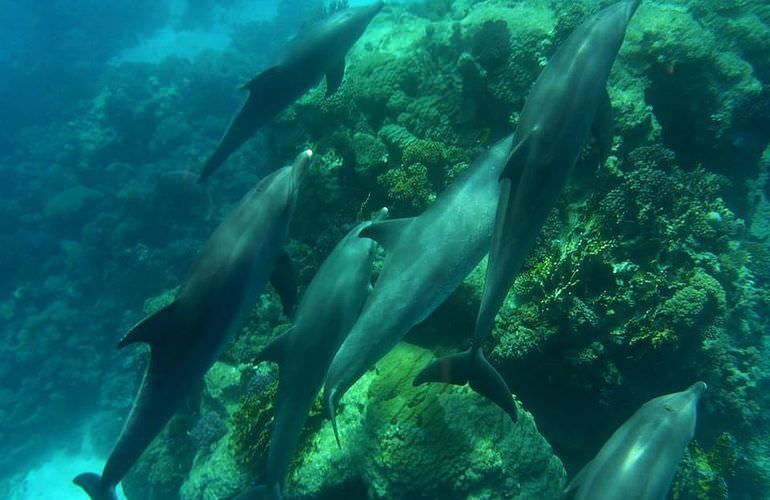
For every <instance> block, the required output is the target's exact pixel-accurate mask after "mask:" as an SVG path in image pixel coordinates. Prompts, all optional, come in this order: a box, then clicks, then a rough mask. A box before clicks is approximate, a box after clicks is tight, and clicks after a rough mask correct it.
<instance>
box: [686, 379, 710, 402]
mask: <svg viewBox="0 0 770 500" xmlns="http://www.w3.org/2000/svg"><path fill="white" fill-rule="evenodd" d="M706 389H708V385H706V382H701V381H698V382H695V383H694V384H693V385H691V386H690V388H689V389H687V390H688V391H689V392H692V393H693V394H695V397H697V398H700V397H701V396H702V395H703V393H704V392H706Z"/></svg>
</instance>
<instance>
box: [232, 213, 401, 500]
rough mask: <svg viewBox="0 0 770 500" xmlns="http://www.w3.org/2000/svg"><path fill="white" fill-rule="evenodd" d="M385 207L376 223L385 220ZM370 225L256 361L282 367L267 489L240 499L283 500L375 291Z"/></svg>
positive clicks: (351, 239) (341, 251)
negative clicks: (301, 443) (328, 385)
mask: <svg viewBox="0 0 770 500" xmlns="http://www.w3.org/2000/svg"><path fill="white" fill-rule="evenodd" d="M386 215H387V209H384V208H383V209H382V210H380V212H379V213H378V214H377V216H376V217H375V220H379V219H382V218H384V217H385V216H386ZM371 224H372V222H371V221H367V222H362V223H361V224H359V225H357V226H356V227H354V228H353V229H352V230H351V231H350V232H349V233H348V234H347V235H346V236H345V237H344V238H343V239H342V240H341V241H340V242H339V243H338V244H337V246H336V247H335V248H334V250H333V251H332V253H331V254H329V256H328V257H327V258H326V260H325V261H324V263H323V264H322V265H321V268H320V269H319V270H318V272H317V273H316V275H315V277H314V278H313V281H311V282H310V285H308V287H307V290H306V291H305V294H304V296H303V297H302V301H301V302H300V304H299V307H298V309H297V315H296V320H295V321H294V325H293V326H292V327H291V328H290V329H289V330H288V331H287V332H286V333H284V334H283V335H281V336H280V337H278V338H277V339H275V340H274V341H273V342H272V343H270V344H269V345H268V346H267V347H266V348H265V349H264V350H263V351H262V352H261V353H260V354H259V355H258V356H257V358H256V360H255V361H256V362H257V363H259V362H261V361H274V362H276V363H278V365H279V367H280V372H279V377H278V396H277V398H276V402H275V416H274V419H273V422H274V426H273V433H272V436H271V437H270V448H269V450H268V452H267V465H266V468H265V474H264V476H263V479H264V483H265V486H260V487H257V488H253V489H252V490H249V491H247V492H244V493H242V494H241V495H239V496H238V497H237V498H238V499H239V500H245V499H248V498H281V490H282V488H283V483H284V481H285V479H286V474H287V473H288V469H289V463H290V462H291V457H292V454H293V452H294V448H295V447H296V446H297V440H298V439H299V435H300V433H301V432H302V427H303V426H304V425H305V421H306V420H307V415H308V413H309V412H310V408H311V407H312V405H313V401H314V400H315V397H316V396H317V395H318V391H319V390H320V389H321V385H323V380H324V377H325V376H326V370H327V369H328V368H329V363H331V360H332V357H333V356H334V353H336V352H337V349H338V348H339V346H340V344H341V343H342V341H343V340H344V339H345V336H346V335H347V334H348V332H349V331H350V328H351V327H352V326H353V324H354V323H355V321H356V318H358V315H359V313H360V312H361V308H362V307H363V305H364V301H365V300H366V297H367V296H368V295H369V290H370V289H371V276H372V264H373V261H374V255H375V250H376V244H375V243H374V241H373V240H371V239H368V238H360V237H359V234H360V233H361V231H362V230H363V229H365V228H366V227H368V226H369V225H371Z"/></svg>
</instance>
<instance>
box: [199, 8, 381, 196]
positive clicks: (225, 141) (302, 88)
mask: <svg viewBox="0 0 770 500" xmlns="http://www.w3.org/2000/svg"><path fill="white" fill-rule="evenodd" d="M383 6H384V3H383V2H382V1H377V2H376V3H374V4H372V5H368V6H362V7H354V8H348V9H344V10H341V11H338V12H335V13H334V14H331V15H329V16H328V17H326V18H325V19H323V20H321V21H319V22H317V23H316V24H313V25H311V26H310V27H309V28H307V29H305V30H303V31H301V32H300V33H298V34H297V36H295V37H294V38H293V39H291V40H290V41H289V42H287V43H286V45H285V46H284V47H283V48H282V49H281V50H279V51H278V53H277V55H276V57H275V58H274V59H273V61H272V63H271V64H269V65H268V68H267V69H265V70H264V71H263V72H261V73H260V74H258V75H257V76H255V77H254V78H252V79H251V81H249V82H248V83H246V84H245V85H243V87H242V88H243V89H244V90H248V91H249V95H248V97H247V98H246V101H245V102H244V103H243V106H242V107H241V109H240V111H238V113H237V114H236V115H235V118H233V120H232V121H231V122H230V125H229V126H228V128H227V130H226V131H225V135H224V136H223V137H222V139H221V140H220V141H219V144H218V145H217V148H216V149H215V150H214V153H213V154H212V155H211V156H210V157H209V158H208V160H206V163H205V164H204V166H203V171H202V172H201V174H200V177H199V178H198V181H199V182H205V181H206V179H208V177H209V176H210V175H211V174H212V173H214V170H216V169H217V168H219V166H220V165H221V164H222V163H223V162H224V161H225V160H226V159H227V158H228V157H229V156H230V155H231V154H232V153H234V152H235V151H236V150H237V149H238V148H239V147H241V144H243V143H244V142H246V140H247V139H249V138H250V137H251V136H252V135H254V133H255V132H256V131H257V130H259V129H260V128H261V127H262V126H263V125H265V124H266V123H267V122H269V121H270V120H271V119H273V118H274V117H275V116H276V115H278V114H279V113H280V112H281V111H283V110H284V109H286V108H287V107H288V106H289V105H290V104H292V103H293V102H294V101H296V100H297V99H299V98H300V97H301V96H302V94H304V93H305V92H307V91H308V90H310V89H311V88H312V87H314V86H315V85H316V84H317V83H318V82H319V81H320V80H321V78H323V76H324V75H326V95H327V96H329V95H331V94H333V93H334V92H335V91H336V90H337V89H338V88H339V86H340V83H342V77H343V74H344V73H345V55H346V54H347V53H348V50H350V48H351V47H352V46H353V45H354V44H355V43H356V41H357V40H358V39H359V38H360V37H361V35H362V34H363V33H364V30H365V29H366V27H367V26H368V25H369V22H370V21H371V20H372V18H374V16H375V15H377V13H378V12H379V11H380V10H381V9H382V7H383Z"/></svg>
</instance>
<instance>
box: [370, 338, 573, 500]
mask: <svg viewBox="0 0 770 500" xmlns="http://www.w3.org/2000/svg"><path fill="white" fill-rule="evenodd" d="M432 360H433V355H432V354H431V353H430V352H429V351H426V350H424V349H422V348H419V347H415V346H412V345H410V344H405V343H401V344H399V345H398V346H397V347H396V348H395V349H393V351H392V352H391V353H390V354H389V355H388V356H387V357H386V358H384V359H383V360H382V361H381V362H380V363H378V365H377V371H378V372H379V375H378V376H377V377H375V378H374V379H373V380H372V382H371V384H370V385H369V388H368V391H367V392H368V403H367V406H366V410H365V413H364V420H363V429H364V432H365V433H366V435H367V440H366V442H365V443H364V446H363V449H364V454H363V456H362V457H361V459H362V460H363V466H362V473H363V475H364V477H366V482H367V484H368V485H369V487H370V492H371V493H372V496H373V497H374V498H469V497H471V498H519V499H529V498H542V499H547V498H557V497H558V495H559V493H560V488H561V486H563V484H564V481H565V478H566V476H565V472H564V469H563V466H562V465H561V462H560V461H559V459H558V458H556V456H555V455H553V452H552V451H551V449H550V446H549V445H548V443H547V442H546V441H545V440H544V439H543V437H542V436H541V435H540V434H539V433H538V431H537V428H536V426H535V422H534V419H533V418H532V415H530V414H529V413H527V412H526V411H525V410H523V409H522V408H519V410H518V411H519V421H518V422H517V423H516V424H511V422H510V419H509V418H507V416H506V415H504V414H503V413H502V412H501V411H500V409H499V408H497V407H496V406H494V405H493V404H491V403H488V402H486V401H485V400H484V399H483V398H482V397H481V396H479V395H477V394H475V393H474V392H473V391H471V390H470V389H469V388H467V387H450V388H442V387H436V386H421V387H418V388H414V387H412V380H413V379H414V377H415V376H416V375H417V373H419V372H420V370H421V369H422V368H423V367H424V366H425V365H427V364H428V363H429V362H430V361H432Z"/></svg>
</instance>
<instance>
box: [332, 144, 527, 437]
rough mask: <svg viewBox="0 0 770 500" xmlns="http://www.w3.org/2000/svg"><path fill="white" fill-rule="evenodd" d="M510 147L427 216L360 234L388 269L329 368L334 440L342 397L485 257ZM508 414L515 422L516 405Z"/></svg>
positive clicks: (482, 160)
mask: <svg viewBox="0 0 770 500" xmlns="http://www.w3.org/2000/svg"><path fill="white" fill-rule="evenodd" d="M512 145H513V142H512V136H508V137H506V138H505V139H503V140H501V141H500V142H498V143H497V144H495V145H493V146H492V147H491V148H490V149H489V150H488V151H487V152H485V153H484V154H483V155H482V156H481V157H479V158H478V159H477V160H476V161H475V162H474V164H473V165H472V166H471V167H470V168H469V169H468V171H466V172H465V173H464V174H463V175H462V176H461V177H460V178H458V179H457V180H455V181H454V182H453V183H452V185H450V186H449V187H448V188H447V189H446V190H445V191H444V192H443V193H441V195H440V196H439V198H438V199H437V200H436V202H435V203H433V204H432V205H431V206H430V207H428V209H427V210H425V212H424V213H422V214H421V215H419V216H417V217H412V218H407V219H394V220H390V221H384V222H376V223H374V224H372V225H371V226H369V227H368V228H365V229H364V230H363V231H361V235H362V236H367V237H369V238H372V239H374V240H376V241H377V242H378V243H380V244H381V245H382V246H383V247H384V249H385V261H384V263H383V266H382V271H381V272H380V275H379V277H378V278H377V282H376V283H375V285H374V289H373V290H372V293H371V295H370V296H369V299H368V300H367V302H366V304H365V305H364V309H363V311H361V315H360V316H359V318H358V321H357V322H356V324H355V325H354V326H353V328H352V330H351V332H350V334H349V335H348V337H347V338H346V339H345V341H344V342H343V343H342V346H341V347H340V349H339V351H337V354H336V355H335V356H334V360H333V361H332V364H331V366H330V367H329V373H328V376H327V379H326V384H325V386H324V398H325V399H326V401H327V404H328V407H329V411H330V413H331V416H332V424H333V427H334V431H335V435H337V436H338V433H337V426H336V423H335V419H334V416H335V410H334V408H335V406H336V405H337V403H338V402H339V400H340V399H341V398H342V395H343V394H344V393H345V392H346V391H347V390H348V389H349V388H350V386H352V385H353V383H355V382H356V380H358V379H359V377H361V375H363V374H364V372H366V370H368V369H369V368H370V367H371V366H372V365H374V364H375V363H376V362H377V361H378V360H379V359H380V358H382V357H383V356H384V355H385V354H387V353H388V351H390V350H391V349H392V348H393V347H394V346H395V345H396V344H397V343H398V341H399V340H401V339H402V338H403V337H404V335H406V333H407V332H408V331H409V330H410V329H411V328H412V327H413V326H414V325H416V324H417V323H419V322H421V321H422V320H424V319H425V318H426V317H427V316H428V315H429V314H430V313H431V312H433V311H434V310H435V309H436V308H437V307H438V306H439V305H441V303H442V302H444V300H446V298H447V297H449V295H450V294H451V293H452V292H453V291H454V290H455V289H456V288H457V287H458V286H459V285H460V283H462V281H463V280H464V279H465V277H466V276H467V275H468V273H470V272H471V271H472V270H473V268H474V267H475V266H476V265H477V264H478V263H479V261H480V260H481V258H482V257H483V256H484V254H485V253H486V252H487V249H488V248H489V239H490V237H491V234H492V226H493V223H494V216H495V206H496V204H497V197H498V195H499V193H500V187H499V182H498V177H499V176H500V172H502V169H503V167H504V165H505V161H506V158H507V157H508V155H509V153H510V151H511V147H512ZM507 411H508V412H509V413H510V414H511V415H512V416H515V414H516V413H515V412H516V410H515V407H513V404H511V407H510V408H508V409H507ZM337 440H338V442H339V437H337Z"/></svg>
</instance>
